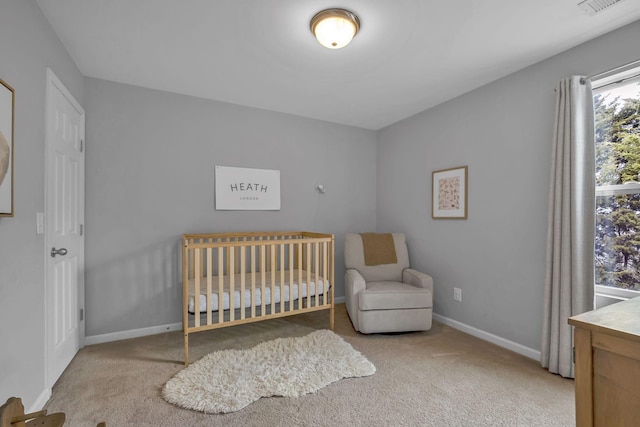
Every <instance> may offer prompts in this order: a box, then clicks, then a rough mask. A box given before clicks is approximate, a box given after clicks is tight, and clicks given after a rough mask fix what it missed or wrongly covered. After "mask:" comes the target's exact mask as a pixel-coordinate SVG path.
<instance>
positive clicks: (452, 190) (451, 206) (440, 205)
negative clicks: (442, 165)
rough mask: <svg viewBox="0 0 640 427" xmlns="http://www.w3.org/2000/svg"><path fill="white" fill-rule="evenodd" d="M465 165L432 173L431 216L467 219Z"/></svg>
mask: <svg viewBox="0 0 640 427" xmlns="http://www.w3.org/2000/svg"><path fill="white" fill-rule="evenodd" d="M467 169H468V167H467V166H461V167H457V168H452V169H443V170H439V171H434V172H433V173H432V187H431V189H432V191H431V199H432V202H431V203H432V205H431V217H432V218H433V219H467Z"/></svg>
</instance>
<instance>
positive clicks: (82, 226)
mask: <svg viewBox="0 0 640 427" xmlns="http://www.w3.org/2000/svg"><path fill="white" fill-rule="evenodd" d="M83 234H84V224H80V235H81V236H82V235H83Z"/></svg>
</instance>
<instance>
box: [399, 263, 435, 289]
mask: <svg viewBox="0 0 640 427" xmlns="http://www.w3.org/2000/svg"><path fill="white" fill-rule="evenodd" d="M402 282H403V283H406V284H408V285H412V286H416V287H418V288H426V289H429V290H430V291H431V292H433V277H431V276H429V275H428V274H424V273H422V272H420V271H418V270H414V269H412V268H405V269H404V270H402Z"/></svg>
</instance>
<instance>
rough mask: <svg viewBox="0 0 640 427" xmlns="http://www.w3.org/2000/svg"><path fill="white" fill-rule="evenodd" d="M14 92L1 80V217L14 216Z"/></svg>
mask: <svg viewBox="0 0 640 427" xmlns="http://www.w3.org/2000/svg"><path fill="white" fill-rule="evenodd" d="M13 107H14V91H13V89H12V88H11V86H9V85H8V84H6V83H5V82H4V81H3V80H1V79H0V217H3V216H13Z"/></svg>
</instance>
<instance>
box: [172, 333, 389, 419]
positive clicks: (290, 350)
mask: <svg viewBox="0 0 640 427" xmlns="http://www.w3.org/2000/svg"><path fill="white" fill-rule="evenodd" d="M375 371H376V368H375V366H373V364H372V363H371V362H369V361H368V360H367V359H366V358H365V357H364V356H363V355H362V354H361V353H360V352H358V351H356V350H354V349H353V347H351V345H350V344H349V343H347V342H346V341H344V340H343V339H342V338H341V337H340V336H338V335H336V334H335V333H333V332H331V331H329V330H319V331H315V332H312V333H310V334H308V335H306V336H303V337H298V338H278V339H275V340H273V341H267V342H264V343H261V344H258V345H257V346H255V347H253V348H250V349H248V350H222V351H216V352H213V353H210V354H208V355H206V356H204V357H203V358H202V359H200V360H198V361H197V362H195V363H193V364H191V365H189V366H188V367H186V368H185V369H183V370H182V371H180V372H178V373H177V374H176V375H175V376H174V377H173V378H172V379H171V380H169V381H168V382H167V383H166V384H165V386H164V388H163V389H162V397H163V398H164V399H165V400H166V401H167V402H170V403H173V404H174V405H177V406H181V407H183V408H187V409H193V410H196V411H201V412H205V413H226V412H235V411H238V410H240V409H242V408H244V407H245V406H247V405H248V404H250V403H252V402H255V401H256V400H258V399H260V398H261V397H270V396H283V397H298V396H302V395H304V394H307V393H313V392H315V391H318V390H320V389H321V388H323V387H324V386H326V385H329V384H331V383H333V382H336V381H338V380H340V379H342V378H354V377H364V376H369V375H373V374H374V373H375Z"/></svg>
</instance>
